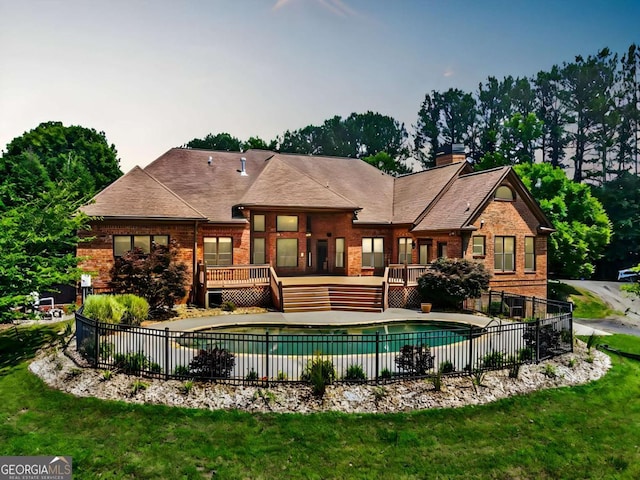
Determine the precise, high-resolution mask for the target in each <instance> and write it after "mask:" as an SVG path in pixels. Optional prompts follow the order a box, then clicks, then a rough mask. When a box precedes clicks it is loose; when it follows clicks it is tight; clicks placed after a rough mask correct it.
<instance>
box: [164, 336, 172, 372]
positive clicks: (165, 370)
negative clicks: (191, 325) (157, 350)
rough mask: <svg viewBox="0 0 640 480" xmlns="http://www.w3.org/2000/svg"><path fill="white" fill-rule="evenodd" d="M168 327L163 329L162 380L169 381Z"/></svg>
mask: <svg viewBox="0 0 640 480" xmlns="http://www.w3.org/2000/svg"><path fill="white" fill-rule="evenodd" d="M170 372H171V370H169V327H164V378H165V379H167V380H168V379H169V373H170Z"/></svg>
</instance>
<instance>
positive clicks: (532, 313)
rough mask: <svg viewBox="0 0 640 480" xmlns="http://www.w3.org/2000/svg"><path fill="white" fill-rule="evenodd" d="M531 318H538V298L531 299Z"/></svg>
mask: <svg viewBox="0 0 640 480" xmlns="http://www.w3.org/2000/svg"><path fill="white" fill-rule="evenodd" d="M531 317H533V318H536V297H531Z"/></svg>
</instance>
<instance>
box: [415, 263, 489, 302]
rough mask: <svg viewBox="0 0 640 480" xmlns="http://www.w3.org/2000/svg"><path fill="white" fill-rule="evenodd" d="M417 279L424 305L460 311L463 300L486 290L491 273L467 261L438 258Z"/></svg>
mask: <svg viewBox="0 0 640 480" xmlns="http://www.w3.org/2000/svg"><path fill="white" fill-rule="evenodd" d="M431 266H432V268H431V270H429V271H427V272H426V273H425V274H424V275H422V276H421V277H420V278H419V279H418V289H419V291H420V295H421V297H422V299H423V301H425V302H430V303H432V304H433V305H434V306H436V307H444V308H460V307H461V304H462V301H463V300H465V299H467V298H472V297H475V298H477V297H479V296H480V294H481V293H482V291H483V290H486V289H487V288H488V287H489V279H490V278H491V274H490V273H489V272H488V271H487V270H486V269H485V267H484V265H483V264H481V263H478V262H472V261H469V260H460V259H450V258H439V259H437V260H436V261H435V262H433V263H432V264H431Z"/></svg>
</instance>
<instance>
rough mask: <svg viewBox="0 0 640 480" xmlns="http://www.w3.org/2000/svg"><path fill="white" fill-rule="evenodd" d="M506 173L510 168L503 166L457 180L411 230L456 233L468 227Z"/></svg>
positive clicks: (463, 176)
mask: <svg viewBox="0 0 640 480" xmlns="http://www.w3.org/2000/svg"><path fill="white" fill-rule="evenodd" d="M509 171H510V168H509V167H502V168H496V169H493V170H486V171H483V172H478V173H471V174H468V175H462V176H460V177H457V178H456V179H455V180H454V182H453V183H452V184H451V186H450V187H449V189H448V190H447V191H446V192H445V193H444V194H443V196H442V197H441V198H440V199H439V201H438V202H436V203H435V204H434V205H432V206H431V208H429V209H428V210H427V212H426V214H425V216H424V217H423V218H422V219H421V220H419V222H418V224H417V225H416V227H415V228H414V229H413V230H414V231H420V230H455V229H459V228H463V227H465V226H467V224H469V223H470V222H472V221H473V217H474V216H475V214H476V213H477V212H478V210H479V209H480V208H481V207H482V206H483V205H484V204H485V203H486V201H487V199H488V198H489V197H490V194H491V193H492V192H493V191H494V190H495V189H496V187H497V186H498V185H499V183H500V181H501V180H502V179H503V178H504V177H505V176H506V175H507V173H508V172H509Z"/></svg>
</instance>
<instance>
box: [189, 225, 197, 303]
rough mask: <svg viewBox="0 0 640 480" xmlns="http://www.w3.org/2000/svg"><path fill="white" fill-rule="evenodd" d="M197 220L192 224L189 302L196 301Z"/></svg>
mask: <svg viewBox="0 0 640 480" xmlns="http://www.w3.org/2000/svg"><path fill="white" fill-rule="evenodd" d="M197 290H198V220H196V221H195V222H194V224H193V281H192V284H191V303H194V304H195V303H198V295H197Z"/></svg>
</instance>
